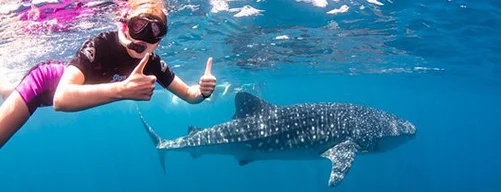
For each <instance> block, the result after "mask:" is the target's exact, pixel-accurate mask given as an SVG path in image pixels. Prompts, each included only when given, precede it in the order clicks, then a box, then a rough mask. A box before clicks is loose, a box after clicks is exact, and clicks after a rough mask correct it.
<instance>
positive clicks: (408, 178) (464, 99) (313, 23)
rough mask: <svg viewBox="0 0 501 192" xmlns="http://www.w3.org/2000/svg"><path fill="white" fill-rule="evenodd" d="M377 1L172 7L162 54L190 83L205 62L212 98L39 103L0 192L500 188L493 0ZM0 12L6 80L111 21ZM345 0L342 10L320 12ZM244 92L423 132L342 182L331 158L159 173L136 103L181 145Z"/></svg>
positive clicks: (185, 160) (177, 166)
mask: <svg viewBox="0 0 501 192" xmlns="http://www.w3.org/2000/svg"><path fill="white" fill-rule="evenodd" d="M370 2H373V3H370ZM370 2H368V1H361V0H358V1H345V0H340V1H328V5H326V6H325V7H318V6H314V5H313V4H312V3H310V1H308V0H305V1H300V2H299V1H294V0H273V1H270V0H268V1H206V0H204V1H202V0H195V1H170V2H169V3H170V5H171V10H172V11H171V12H170V15H169V30H170V31H169V34H168V35H167V38H166V39H164V40H163V41H162V43H161V46H160V47H159V49H158V54H160V55H161V56H162V58H164V60H165V61H166V62H168V63H169V65H170V66H171V67H172V68H173V70H174V72H176V74H177V75H178V76H180V77H181V78H182V79H183V80H185V81H186V82H187V83H189V84H193V83H196V82H197V81H198V79H199V78H200V76H201V75H202V73H203V71H204V68H205V62H206V60H207V58H208V57H213V58H214V66H213V74H214V75H215V76H216V77H217V78H218V84H219V86H218V88H217V90H216V92H215V95H214V97H213V98H212V99H211V100H209V101H206V102H204V103H202V104H199V105H191V104H187V103H185V102H183V101H181V100H179V99H177V98H175V97H173V95H172V94H171V93H169V92H168V91H166V90H163V89H161V88H160V87H158V89H157V90H155V94H154V95H153V98H152V100H151V101H149V102H135V101H120V102H115V103H111V104H108V105H104V106H101V107H97V108H93V109H89V110H85V111H81V112H74V113H64V112H54V111H53V110H52V109H51V108H40V109H38V110H37V112H36V113H35V114H34V115H33V116H32V117H31V118H30V120H29V121H28V122H27V123H26V124H25V125H24V126H23V127H22V129H20V130H19V131H18V132H17V134H16V135H15V136H14V137H13V138H12V139H11V140H10V141H9V143H8V144H7V145H6V146H4V147H3V148H2V149H1V150H0V191H2V192H3V191H7V192H10V191H186V192H192V191H232V192H233V191H291V192H299V191H385V192H388V191H416V192H417V191H420V192H421V191H485V192H487V191H500V190H501V183H500V182H499V177H498V173H499V172H500V171H501V165H500V164H499V162H501V156H500V155H499V154H498V153H497V152H498V151H499V146H500V144H499V141H498V138H499V135H500V134H501V131H499V128H500V127H501V123H500V122H499V117H500V116H499V114H501V100H500V98H501V89H500V83H501V79H500V76H499V75H501V66H500V60H501V54H500V53H501V46H500V45H501V37H500V36H499V34H501V33H500V32H501V28H500V27H499V26H501V3H499V2H498V1H487V0H480V1H466V0H463V1H458V0H448V1H445V0H444V1H427V0H417V1H389V0H387V1H384V0H380V1H379V3H381V4H383V5H379V3H374V1H370ZM0 5H1V6H0V7H2V9H0V10H2V11H1V13H2V14H0V19H1V20H2V22H0V24H1V25H0V35H1V36H0V37H1V38H0V39H1V40H0V69H1V70H2V71H0V72H2V73H3V74H1V75H5V76H6V77H8V78H9V79H10V81H11V82H13V83H16V82H17V81H19V79H20V78H21V77H22V73H23V71H25V70H26V69H27V68H29V67H30V66H32V65H34V64H35V63H36V62H39V61H43V60H45V59H49V58H52V59H54V58H55V59H61V60H69V59H70V58H71V57H72V56H73V55H74V53H75V51H76V50H77V49H78V48H79V47H80V45H81V43H82V42H83V41H84V40H85V39H86V38H88V37H90V36H91V35H93V34H97V33H99V32H101V31H106V30H112V29H114V28H115V26H114V25H113V20H112V19H113V16H114V15H113V10H114V5H113V4H103V5H99V6H98V7H96V9H99V10H100V11H99V13H98V14H96V15H93V16H90V17H84V18H79V20H77V21H76V23H77V24H76V25H74V26H73V28H72V29H71V30H70V31H65V32H54V31H40V32H38V33H34V34H26V33H20V32H17V28H16V26H18V25H23V24H22V23H20V22H17V21H16V22H17V23H16V22H11V21H15V17H16V16H15V14H16V12H17V11H19V10H20V9H22V8H19V7H16V6H12V4H7V3H4V4H1V3H0ZM343 5H345V6H347V7H349V9H348V10H347V11H346V12H342V13H338V14H328V13H327V12H329V11H331V10H333V9H339V8H341V7H342V6H343ZM12 7H14V8H12ZM251 8H252V9H251ZM242 10H251V11H250V12H246V11H243V12H242ZM252 10H254V11H252ZM244 13H249V14H250V13H257V14H250V15H247V16H241V15H246V14H244ZM27 45H29V46H27ZM239 90H246V91H249V92H251V93H253V94H256V95H257V96H259V97H262V98H263V99H265V100H267V101H269V102H271V103H274V104H277V105H290V104H296V103H304V102H348V103H355V104H361V105H367V106H371V107H376V108H379V109H383V110H385V111H388V112H391V113H394V114H396V115H398V116H400V117H402V118H405V119H408V120H409V121H411V122H412V123H414V124H415V125H416V127H417V129H418V132H417V137H416V138H415V139H414V140H412V141H410V142H408V143H406V144H405V145H403V146H400V147H398V148H396V149H394V150H391V151H388V152H385V153H377V154H367V155H359V156H357V158H356V159H355V161H354V164H353V166H352V168H351V171H350V172H349V173H348V174H347V175H346V177H345V179H344V181H343V183H342V184H341V185H340V186H338V187H336V188H328V187H327V181H328V176H329V173H330V168H331V163H330V162H329V161H328V160H319V161H266V162H253V163H251V164H249V165H246V166H239V165H238V163H237V162H236V160H235V159H234V158H233V157H229V156H202V157H201V158H198V159H193V158H191V157H190V155H189V154H187V153H181V152H170V153H167V154H166V161H165V164H166V172H165V173H164V172H163V170H162V167H161V165H160V163H159V161H158V155H157V153H156V151H155V149H154V146H153V145H152V143H151V141H150V139H149V137H148V135H147V133H146V132H145V131H144V129H143V128H142V124H141V121H140V120H139V118H138V116H137V114H136V112H135V107H136V106H138V107H139V109H140V110H141V111H142V112H143V114H144V116H145V118H146V120H147V121H148V123H149V124H150V125H151V126H152V127H153V128H155V130H156V131H157V132H158V133H159V134H160V135H161V136H162V137H165V138H176V137H179V136H183V135H185V134H186V133H187V129H188V126H190V125H195V126H197V127H202V128H205V127H209V126H212V125H215V124H218V123H222V122H226V121H228V120H230V119H231V116H232V115H233V113H234V111H235V109H234V103H233V101H234V96H235V93H236V92H237V91H239Z"/></svg>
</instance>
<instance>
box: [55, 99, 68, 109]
mask: <svg viewBox="0 0 501 192" xmlns="http://www.w3.org/2000/svg"><path fill="white" fill-rule="evenodd" d="M53 108H54V110H55V111H66V110H65V109H66V107H65V104H64V102H63V100H62V99H60V98H59V97H56V96H54V104H53Z"/></svg>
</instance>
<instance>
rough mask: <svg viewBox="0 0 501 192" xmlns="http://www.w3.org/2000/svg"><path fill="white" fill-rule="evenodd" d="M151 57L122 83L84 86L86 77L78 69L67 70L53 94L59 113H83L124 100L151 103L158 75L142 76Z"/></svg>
mask: <svg viewBox="0 0 501 192" xmlns="http://www.w3.org/2000/svg"><path fill="white" fill-rule="evenodd" d="M148 58H149V56H148V54H147V56H145V58H143V59H142V60H141V62H140V63H139V64H138V66H137V67H136V68H135V69H134V71H132V73H131V75H130V76H129V77H128V78H127V79H126V80H124V81H122V82H115V83H103V84H95V85H83V83H84V81H85V76H84V74H83V73H82V72H81V71H80V69H78V68H77V67H75V66H73V65H70V66H68V67H67V68H66V70H65V72H64V74H63V76H62V77H61V80H60V82H59V85H58V87H57V89H56V92H55V94H54V109H55V110H56V111H80V110H84V109H88V108H92V107H95V106H99V105H103V104H106V103H110V102H113V101H117V100H121V99H133V100H150V98H151V95H152V93H153V89H154V88H155V85H154V82H155V81H156V78H155V76H146V75H143V69H144V67H145V65H146V64H147V63H148Z"/></svg>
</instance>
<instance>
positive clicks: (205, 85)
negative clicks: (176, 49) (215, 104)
mask: <svg viewBox="0 0 501 192" xmlns="http://www.w3.org/2000/svg"><path fill="white" fill-rule="evenodd" d="M198 84H199V86H200V93H201V94H202V96H203V97H204V98H208V97H210V96H211V95H212V92H214V88H215V87H216V77H214V76H213V75H212V57H209V59H208V60H207V66H206V68H205V73H204V75H203V76H202V77H200V82H199V83H198Z"/></svg>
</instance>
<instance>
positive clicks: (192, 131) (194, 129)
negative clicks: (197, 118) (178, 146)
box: [188, 126, 200, 135]
mask: <svg viewBox="0 0 501 192" xmlns="http://www.w3.org/2000/svg"><path fill="white" fill-rule="evenodd" d="M199 131H200V129H199V128H197V127H195V126H189V127H188V135H193V134H195V133H197V132H199Z"/></svg>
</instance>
